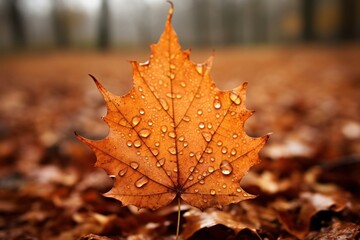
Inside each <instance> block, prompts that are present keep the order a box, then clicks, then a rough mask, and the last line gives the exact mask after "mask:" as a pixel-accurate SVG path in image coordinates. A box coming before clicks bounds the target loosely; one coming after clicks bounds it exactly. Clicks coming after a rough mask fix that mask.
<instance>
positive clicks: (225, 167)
mask: <svg viewBox="0 0 360 240" xmlns="http://www.w3.org/2000/svg"><path fill="white" fill-rule="evenodd" d="M220 170H221V172H222V174H224V175H229V174H230V173H231V172H232V170H233V168H232V166H231V164H230V163H229V162H228V161H226V160H224V161H222V162H221V163H220Z"/></svg>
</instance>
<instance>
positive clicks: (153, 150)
mask: <svg viewBox="0 0 360 240" xmlns="http://www.w3.org/2000/svg"><path fill="white" fill-rule="evenodd" d="M151 152H152V154H153V155H154V156H157V155H159V150H157V149H156V148H152V149H151Z"/></svg>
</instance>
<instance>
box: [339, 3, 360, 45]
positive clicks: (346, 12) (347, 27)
mask: <svg viewBox="0 0 360 240" xmlns="http://www.w3.org/2000/svg"><path fill="white" fill-rule="evenodd" d="M356 2H357V0H342V1H340V4H341V19H342V22H341V37H342V38H343V39H344V40H352V39H355V38H356V10H357V5H356Z"/></svg>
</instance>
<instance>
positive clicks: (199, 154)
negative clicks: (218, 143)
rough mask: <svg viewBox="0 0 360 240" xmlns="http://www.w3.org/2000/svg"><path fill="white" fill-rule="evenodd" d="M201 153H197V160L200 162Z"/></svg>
mask: <svg viewBox="0 0 360 240" xmlns="http://www.w3.org/2000/svg"><path fill="white" fill-rule="evenodd" d="M201 155H202V154H201V152H196V159H197V160H199V159H200V158H201Z"/></svg>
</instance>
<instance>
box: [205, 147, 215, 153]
mask: <svg viewBox="0 0 360 240" xmlns="http://www.w3.org/2000/svg"><path fill="white" fill-rule="evenodd" d="M212 151H213V149H212V148H211V147H207V148H206V149H205V152H206V153H209V154H210V153H212Z"/></svg>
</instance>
